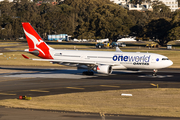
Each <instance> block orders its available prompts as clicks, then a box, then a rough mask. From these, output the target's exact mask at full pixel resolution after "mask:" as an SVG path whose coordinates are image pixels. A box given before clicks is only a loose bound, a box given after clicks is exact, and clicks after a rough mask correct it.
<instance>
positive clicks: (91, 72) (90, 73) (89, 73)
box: [82, 71, 94, 75]
mask: <svg viewBox="0 0 180 120" xmlns="http://www.w3.org/2000/svg"><path fill="white" fill-rule="evenodd" d="M82 74H83V75H94V72H93V71H84V72H83V73H82Z"/></svg>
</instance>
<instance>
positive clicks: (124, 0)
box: [110, 0, 179, 12]
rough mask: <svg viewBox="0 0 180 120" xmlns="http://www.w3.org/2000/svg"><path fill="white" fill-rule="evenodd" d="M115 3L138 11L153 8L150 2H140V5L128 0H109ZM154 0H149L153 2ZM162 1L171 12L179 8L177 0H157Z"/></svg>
mask: <svg viewBox="0 0 180 120" xmlns="http://www.w3.org/2000/svg"><path fill="white" fill-rule="evenodd" d="M110 1H112V2H114V3H116V4H119V5H122V6H123V7H126V8H128V9H129V10H138V11H145V10H153V9H152V5H151V3H146V2H144V3H142V4H141V5H139V4H137V5H134V4H131V3H130V0H110ZM153 1H155V0H151V2H153ZM159 1H161V2H163V3H164V4H165V5H166V6H168V7H169V8H170V9H171V12H174V11H176V10H177V9H179V7H178V1H177V0H159Z"/></svg>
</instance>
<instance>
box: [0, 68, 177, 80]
mask: <svg viewBox="0 0 180 120" xmlns="http://www.w3.org/2000/svg"><path fill="white" fill-rule="evenodd" d="M0 69H4V70H21V71H22V72H15V73H1V74H0V75H8V76H9V77H31V78H32V77H35V78H38V77H40V78H67V79H103V80H131V81H166V82H167V81H168V82H180V79H179V78H180V74H179V73H168V72H159V73H158V75H157V76H152V72H141V71H122V70H121V71H113V73H112V74H111V75H105V74H99V73H97V72H95V74H94V75H93V76H86V75H82V72H83V71H84V70H76V69H66V68H65V69H56V68H54V69H52V68H50V69H48V68H13V67H12V68H10V67H1V68H0ZM23 71H29V72H30V71H32V73H27V72H23Z"/></svg>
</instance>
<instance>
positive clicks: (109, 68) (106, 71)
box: [96, 65, 112, 74]
mask: <svg viewBox="0 0 180 120" xmlns="http://www.w3.org/2000/svg"><path fill="white" fill-rule="evenodd" d="M96 71H97V72H98V73H104V74H111V73H112V66H110V65H98V66H97V67H96Z"/></svg>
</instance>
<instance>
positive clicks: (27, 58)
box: [22, 54, 30, 59]
mask: <svg viewBox="0 0 180 120" xmlns="http://www.w3.org/2000/svg"><path fill="white" fill-rule="evenodd" d="M22 56H23V57H24V58H25V59H30V58H29V57H27V56H26V55H24V54H22Z"/></svg>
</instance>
